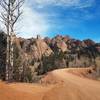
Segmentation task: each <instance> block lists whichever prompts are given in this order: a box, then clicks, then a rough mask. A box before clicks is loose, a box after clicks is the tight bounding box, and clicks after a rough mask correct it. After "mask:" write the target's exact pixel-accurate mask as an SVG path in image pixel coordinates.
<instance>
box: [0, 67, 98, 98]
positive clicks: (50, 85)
mask: <svg viewBox="0 0 100 100" xmlns="http://www.w3.org/2000/svg"><path fill="white" fill-rule="evenodd" d="M41 82H42V84H25V83H13V84H6V83H4V82H0V100H100V82H99V81H95V80H91V79H88V78H85V77H79V76H77V75H74V74H71V73H69V72H68V69H60V70H55V71H52V72H50V73H48V74H47V75H46V76H45V77H44V78H43V80H42V81H41Z"/></svg>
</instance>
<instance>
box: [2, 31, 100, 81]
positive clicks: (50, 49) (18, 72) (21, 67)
mask: <svg viewBox="0 0 100 100" xmlns="http://www.w3.org/2000/svg"><path fill="white" fill-rule="evenodd" d="M99 61H100V43H96V42H94V41H93V40H91V39H86V40H83V41H80V40H77V39H74V38H71V37H69V36H61V35H57V36H55V37H54V38H48V37H46V38H44V39H42V38H41V37H40V36H37V38H30V39H24V38H21V37H20V38H18V37H16V36H15V39H14V69H13V73H14V75H13V78H14V81H18V82H35V81H38V80H39V79H40V78H41V77H42V76H41V75H44V74H45V73H47V72H48V71H51V70H54V69H60V68H70V67H72V68H74V67H77V68H82V67H90V66H94V67H98V66H99V64H97V62H99ZM5 62H6V34H4V33H3V32H1V33H0V78H1V79H4V75H5ZM97 70H98V71H97V72H98V74H96V75H97V76H99V75H100V67H98V69H97Z"/></svg>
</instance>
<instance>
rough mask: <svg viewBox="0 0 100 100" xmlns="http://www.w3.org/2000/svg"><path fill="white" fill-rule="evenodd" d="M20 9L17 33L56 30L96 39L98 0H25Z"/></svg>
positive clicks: (51, 32) (27, 35) (28, 34)
mask: <svg viewBox="0 0 100 100" xmlns="http://www.w3.org/2000/svg"><path fill="white" fill-rule="evenodd" d="M22 9H23V15H22V16H21V18H20V19H19V21H18V23H17V24H16V33H18V36H21V37H24V38H30V37H36V35H37V34H38V35H41V36H42V37H46V36H49V37H54V36H56V35H58V34H60V35H69V36H70V37H73V38H76V39H81V40H83V39H87V38H90V39H93V40H94V41H97V42H100V35H99V34H100V0H25V3H24V5H23V8H22Z"/></svg>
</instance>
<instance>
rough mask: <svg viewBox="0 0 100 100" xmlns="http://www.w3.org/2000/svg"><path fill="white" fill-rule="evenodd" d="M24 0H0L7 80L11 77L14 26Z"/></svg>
mask: <svg viewBox="0 0 100 100" xmlns="http://www.w3.org/2000/svg"><path fill="white" fill-rule="evenodd" d="M23 3H24V0H0V6H1V9H2V12H1V14H0V18H1V22H2V23H3V24H4V25H5V28H6V34H7V51H6V77H5V79H6V80H7V81H12V79H13V66H14V65H13V60H14V58H13V43H14V37H15V32H14V27H15V24H16V22H17V21H18V19H19V17H20V16H21V14H22V11H21V7H22V5H23Z"/></svg>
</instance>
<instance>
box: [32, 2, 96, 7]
mask: <svg viewBox="0 0 100 100" xmlns="http://www.w3.org/2000/svg"><path fill="white" fill-rule="evenodd" d="M94 1H95V0H34V1H33V0H31V2H33V3H34V6H35V5H36V6H38V7H39V8H42V7H44V6H61V7H77V8H86V7H90V6H92V5H93V3H94Z"/></svg>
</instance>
